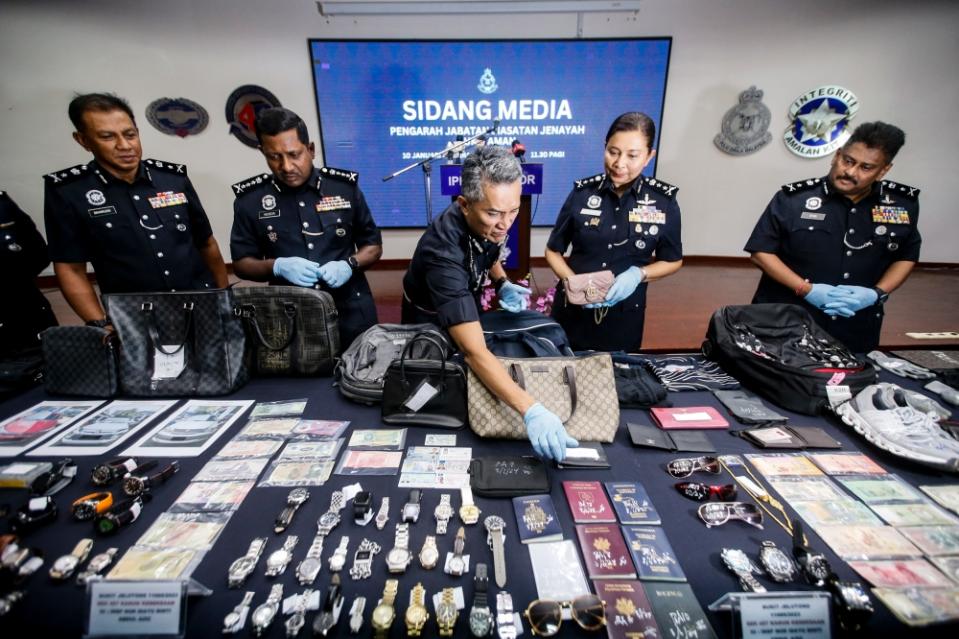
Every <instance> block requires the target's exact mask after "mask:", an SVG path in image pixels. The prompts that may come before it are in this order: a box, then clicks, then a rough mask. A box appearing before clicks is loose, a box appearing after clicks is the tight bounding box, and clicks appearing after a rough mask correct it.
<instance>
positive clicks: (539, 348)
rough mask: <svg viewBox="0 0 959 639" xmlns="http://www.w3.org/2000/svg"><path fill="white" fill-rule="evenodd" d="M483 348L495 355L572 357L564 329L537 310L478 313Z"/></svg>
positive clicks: (571, 350)
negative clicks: (483, 341) (483, 343)
mask: <svg viewBox="0 0 959 639" xmlns="http://www.w3.org/2000/svg"><path fill="white" fill-rule="evenodd" d="M480 326H481V327H482V328H483V338H484V339H485V340H486V348H488V349H489V351H490V352H491V353H492V354H493V355H496V356H497V357H572V356H573V349H572V348H571V347H570V345H569V338H567V337H566V331H564V330H563V327H562V326H560V325H559V322H557V321H556V320H554V319H553V318H552V317H550V316H548V315H543V314H542V313H539V312H537V311H531V310H523V311H519V312H518V313H511V312H509V311H504V310H499V311H490V312H488V313H483V314H482V315H480Z"/></svg>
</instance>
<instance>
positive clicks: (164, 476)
mask: <svg viewBox="0 0 959 639" xmlns="http://www.w3.org/2000/svg"><path fill="white" fill-rule="evenodd" d="M179 470H180V462H178V461H172V462H170V463H169V464H167V465H166V466H165V467H164V468H161V469H160V471H159V472H156V473H154V474H152V475H150V476H149V477H148V478H147V481H148V482H149V484H150V485H151V486H154V485H156V484H162V483H163V482H165V481H167V480H168V479H170V478H171V477H173V476H174V475H176V474H177V472H178V471H179Z"/></svg>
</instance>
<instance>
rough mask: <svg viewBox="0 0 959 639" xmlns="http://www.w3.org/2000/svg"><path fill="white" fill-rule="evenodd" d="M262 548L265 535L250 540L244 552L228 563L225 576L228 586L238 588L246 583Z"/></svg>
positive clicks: (264, 545)
mask: <svg viewBox="0 0 959 639" xmlns="http://www.w3.org/2000/svg"><path fill="white" fill-rule="evenodd" d="M264 548H266V537H257V538H256V539H254V540H253V541H251V542H250V547H249V548H248V549H247V551H246V554H245V555H243V556H242V557H240V558H239V559H236V560H235V561H234V562H233V563H232V564H230V568H229V571H228V572H227V577H226V579H227V583H228V585H229V586H230V588H240V587H241V586H242V585H243V584H244V583H246V580H247V578H248V577H249V576H250V575H251V574H253V570H254V569H255V568H256V564H257V562H259V561H260V555H262V554H263V549H264Z"/></svg>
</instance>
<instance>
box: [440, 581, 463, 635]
mask: <svg viewBox="0 0 959 639" xmlns="http://www.w3.org/2000/svg"><path fill="white" fill-rule="evenodd" d="M459 615H460V611H459V610H457V608H456V600H455V599H454V597H453V589H452V588H443V596H442V598H441V599H440V603H439V604H438V605H437V606H436V623H437V624H438V625H439V627H440V636H441V637H452V636H453V628H454V627H455V626H456V619H457V617H459Z"/></svg>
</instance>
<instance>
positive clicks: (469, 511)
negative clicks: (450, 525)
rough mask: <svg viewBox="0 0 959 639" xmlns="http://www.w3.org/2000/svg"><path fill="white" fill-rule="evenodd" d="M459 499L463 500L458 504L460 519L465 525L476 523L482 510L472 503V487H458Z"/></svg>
mask: <svg viewBox="0 0 959 639" xmlns="http://www.w3.org/2000/svg"><path fill="white" fill-rule="evenodd" d="M460 499H461V500H462V502H463V505H462V506H460V520H461V521H462V522H463V523H464V524H466V525H467V526H472V525H474V524H476V523H477V522H478V521H479V516H480V515H481V514H482V512H483V511H481V510H480V509H479V507H477V505H476V504H474V503H473V489H472V488H470V487H469V486H463V487H462V488H460Z"/></svg>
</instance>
